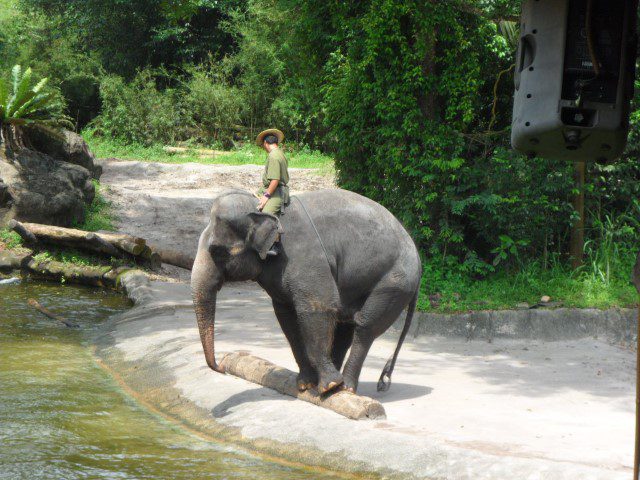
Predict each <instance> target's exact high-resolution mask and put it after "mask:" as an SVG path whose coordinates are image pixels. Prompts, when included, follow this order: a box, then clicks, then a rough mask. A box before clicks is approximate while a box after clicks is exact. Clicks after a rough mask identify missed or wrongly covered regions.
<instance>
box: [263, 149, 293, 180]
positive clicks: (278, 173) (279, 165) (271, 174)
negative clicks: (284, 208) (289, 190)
mask: <svg viewBox="0 0 640 480" xmlns="http://www.w3.org/2000/svg"><path fill="white" fill-rule="evenodd" d="M271 180H279V181H280V183H279V185H287V184H288V183H289V171H288V163H287V159H286V158H285V156H284V153H282V150H280V149H279V148H275V149H273V150H271V152H270V153H269V156H268V157H267V163H266V164H265V166H264V173H263V174H262V185H263V186H264V188H267V187H268V186H269V184H270V183H271Z"/></svg>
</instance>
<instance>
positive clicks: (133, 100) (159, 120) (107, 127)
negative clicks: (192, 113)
mask: <svg viewBox="0 0 640 480" xmlns="http://www.w3.org/2000/svg"><path fill="white" fill-rule="evenodd" d="M100 98H101V100H102V113H101V115H100V116H99V117H98V118H97V119H96V120H95V121H94V124H95V126H96V127H97V130H98V131H99V132H100V133H102V134H103V135H110V136H113V137H116V138H119V139H121V140H123V141H124V142H127V143H139V144H142V145H151V144H153V143H156V142H162V143H167V144H171V143H173V142H174V140H175V139H176V138H177V137H179V136H180V134H181V131H180V129H181V128H182V125H183V121H182V120H183V115H182V111H181V109H180V106H179V103H178V99H177V95H176V92H175V91H174V90H172V89H165V90H160V89H158V87H157V84H156V72H152V71H151V70H142V71H141V72H139V73H138V74H137V75H136V76H135V78H134V79H133V80H132V81H131V82H130V83H126V82H125V80H124V79H123V78H121V77H117V76H108V77H105V78H104V79H103V80H102V82H101V84H100Z"/></svg>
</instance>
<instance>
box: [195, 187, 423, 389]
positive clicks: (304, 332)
mask: <svg viewBox="0 0 640 480" xmlns="http://www.w3.org/2000/svg"><path fill="white" fill-rule="evenodd" d="M257 204H258V201H257V199H256V197H255V196H253V195H252V194H251V193H249V192H246V191H242V190H228V191H225V192H222V193H221V194H219V195H217V196H216V197H215V198H214V199H213V205H212V208H211V217H210V221H209V224H208V225H207V227H206V228H205V229H204V231H203V232H202V234H201V236H200V240H199V243H198V252H197V254H196V258H195V261H194V265H193V269H192V274H191V291H192V296H193V302H194V307H195V313H196V319H197V322H198V328H199V331H200V339H201V341H202V347H203V349H204V355H205V359H206V362H207V364H208V366H209V367H210V368H211V369H213V370H214V371H217V372H220V373H224V369H223V368H222V367H221V366H219V365H218V363H217V362H216V359H215V350H214V325H215V311H216V297H217V292H218V291H219V290H220V289H221V288H222V285H223V284H224V282H226V281H248V280H253V281H256V282H257V283H258V284H259V285H260V286H261V287H262V288H263V289H264V290H265V291H266V292H267V294H268V295H269V296H270V297H271V300H272V303H273V309H274V311H275V315H276V317H277V320H278V322H279V324H280V327H281V329H282V331H283V333H284V335H285V337H286V339H287V341H288V342H289V344H290V346H291V349H292V352H293V355H294V357H295V360H296V363H297V364H298V367H299V374H298V376H297V387H298V389H299V390H300V391H304V390H307V389H310V388H314V387H315V388H316V390H317V391H318V392H319V393H320V394H325V393H327V392H330V391H332V390H335V389H337V390H347V391H349V392H352V393H355V392H356V390H357V387H358V379H359V376H360V371H361V369H362V365H363V363H364V360H365V357H366V356H367V353H368V351H369V349H370V347H371V345H372V343H373V341H374V339H375V338H377V337H378V336H380V335H381V334H382V333H384V332H385V331H386V330H387V329H388V328H389V327H390V326H391V325H392V324H393V323H394V322H395V320H396V319H397V318H398V317H399V316H400V314H401V313H402V311H403V310H404V309H405V308H407V315H406V319H405V323H404V327H403V329H402V332H401V334H400V339H399V341H398V344H397V347H396V349H395V351H394V353H393V355H392V356H391V358H390V359H389V360H388V362H387V363H386V365H385V367H384V369H383V371H382V374H381V376H380V379H379V381H378V390H386V389H388V388H389V385H390V383H391V374H392V372H393V368H394V366H395V363H396V360H397V357H398V353H399V351H400V348H401V346H402V343H403V341H404V338H405V336H406V334H407V332H408V330H409V327H410V325H411V320H412V317H413V314H414V311H415V307H416V302H417V297H418V290H419V286H420V278H421V275H422V264H421V261H420V256H419V254H418V250H417V248H416V245H415V243H414V242H413V240H412V238H411V236H410V235H409V234H408V233H407V231H406V230H405V229H404V227H403V226H402V225H401V223H400V222H399V221H398V220H397V219H396V218H395V217H394V216H393V215H392V214H391V213H390V212H389V211H388V210H387V209H385V208H384V207H383V206H382V205H380V204H378V203H376V202H374V201H372V200H370V199H368V198H365V197H363V196H361V195H358V194H356V193H353V192H350V191H346V190H340V189H332V190H331V189H330V190H319V191H314V192H306V193H303V194H300V195H297V196H294V197H292V198H291V202H290V204H289V206H288V207H287V209H286V212H285V213H284V214H283V215H282V216H280V217H279V218H278V217H275V216H273V215H271V214H267V213H262V212H259V211H258V210H257V208H256V207H257ZM280 233H281V239H280V248H279V250H280V252H279V253H278V255H276V256H271V255H267V252H268V250H269V249H270V247H271V246H272V245H273V243H274V241H275V240H276V239H277V237H278V235H279V234H280ZM349 349H351V350H350V353H349V357H348V359H347V361H346V363H345V364H344V368H342V367H343V363H344V360H345V357H346V354H347V351H348V350H349Z"/></svg>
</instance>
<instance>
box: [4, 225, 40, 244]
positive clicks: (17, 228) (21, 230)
mask: <svg viewBox="0 0 640 480" xmlns="http://www.w3.org/2000/svg"><path fill="white" fill-rule="evenodd" d="M8 226H9V228H10V229H11V230H13V231H14V232H16V233H17V234H18V235H20V236H21V237H22V239H23V240H24V241H25V242H27V243H29V244H31V245H36V244H37V243H38V239H37V238H36V236H35V235H34V234H33V233H31V232H30V231H29V230H27V229H26V228H25V226H24V225H23V224H21V223H20V222H19V221H17V220H11V221H10V222H9V225H8Z"/></svg>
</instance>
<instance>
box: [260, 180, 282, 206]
mask: <svg viewBox="0 0 640 480" xmlns="http://www.w3.org/2000/svg"><path fill="white" fill-rule="evenodd" d="M279 183H280V180H271V182H270V183H269V186H268V187H267V189H266V190H265V192H264V193H265V194H264V195H263V196H262V198H261V199H260V203H259V204H258V210H260V211H262V209H263V208H264V206H265V205H266V204H267V202H268V201H269V197H271V195H273V193H274V192H275V191H276V188H278V184H279ZM267 195H269V196H268V197H267Z"/></svg>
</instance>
